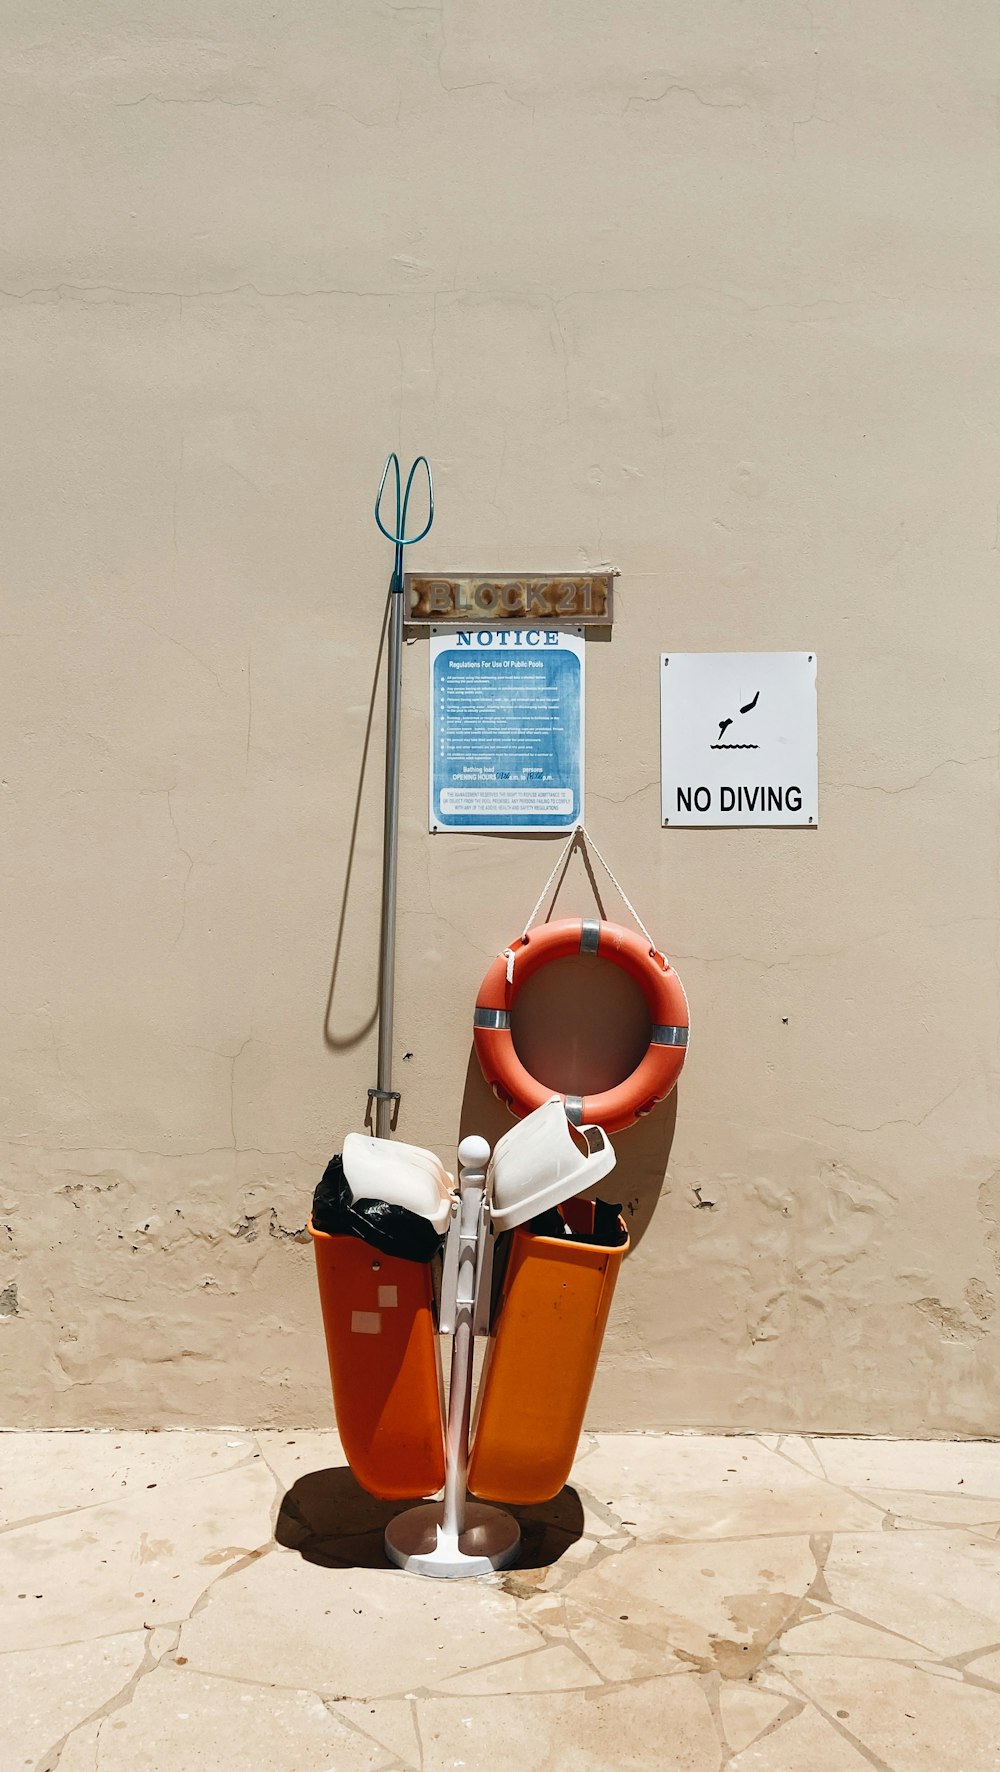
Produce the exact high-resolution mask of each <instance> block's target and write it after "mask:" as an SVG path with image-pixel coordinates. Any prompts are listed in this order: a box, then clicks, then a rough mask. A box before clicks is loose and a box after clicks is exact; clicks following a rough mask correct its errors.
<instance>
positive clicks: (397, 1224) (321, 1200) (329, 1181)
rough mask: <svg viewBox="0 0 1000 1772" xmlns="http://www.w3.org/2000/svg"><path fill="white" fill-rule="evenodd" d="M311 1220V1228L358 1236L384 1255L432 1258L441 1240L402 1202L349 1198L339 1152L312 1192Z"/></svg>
mask: <svg viewBox="0 0 1000 1772" xmlns="http://www.w3.org/2000/svg"><path fill="white" fill-rule="evenodd" d="M312 1221H313V1228H314V1230H317V1231H326V1232H327V1233H328V1234H329V1235H330V1236H332V1237H360V1238H361V1241H362V1242H363V1243H368V1244H370V1245H371V1247H372V1248H373V1249H378V1250H379V1251H380V1252H381V1253H382V1254H383V1255H399V1256H401V1257H402V1259H403V1260H404V1261H424V1262H426V1261H431V1260H432V1259H433V1257H434V1256H435V1255H436V1254H437V1252H438V1250H439V1249H440V1247H441V1245H442V1243H443V1242H444V1237H443V1236H442V1235H441V1234H440V1233H439V1232H438V1231H436V1230H435V1229H434V1226H433V1225H432V1224H430V1223H428V1221H427V1219H426V1218H421V1217H420V1215H419V1213H417V1212H409V1211H407V1208H406V1207H405V1206H389V1205H387V1204H386V1202H385V1200H352V1199H351V1190H350V1188H349V1187H348V1185H347V1177H346V1175H345V1174H344V1159H343V1157H342V1156H340V1154H339V1153H338V1155H337V1156H335V1157H331V1158H330V1161H329V1163H328V1164H327V1166H326V1168H325V1170H324V1171H323V1179H322V1181H321V1182H320V1183H319V1186H318V1187H317V1189H316V1192H315V1193H314V1194H313V1203H312Z"/></svg>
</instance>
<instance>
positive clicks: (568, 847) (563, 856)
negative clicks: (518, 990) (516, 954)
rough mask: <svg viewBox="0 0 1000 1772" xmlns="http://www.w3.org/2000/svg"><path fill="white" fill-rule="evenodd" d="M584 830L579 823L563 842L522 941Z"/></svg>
mask: <svg viewBox="0 0 1000 1772" xmlns="http://www.w3.org/2000/svg"><path fill="white" fill-rule="evenodd" d="M582 830H583V826H582V824H581V825H577V827H576V829H575V830H572V831H570V834H569V839H568V841H567V842H566V843H564V844H563V847H562V849H561V850H560V853H559V859H558V860H557V862H556V865H555V867H554V868H553V869H552V872H551V874H550V875H549V877H548V879H547V880H546V882H545V885H544V886H543V887H542V890H541V892H540V893H539V895H538V903H537V904H536V905H535V908H534V910H533V911H532V913H531V916H530V917H529V918H528V921H527V922H526V923H525V925H524V928H523V929H522V931H521V940H522V941H523V940H524V938H525V936H526V935H527V933H528V930H529V929H530V928H531V925H532V923H533V922H534V921H535V918H536V917H537V915H538V913H539V911H540V910H541V908H542V906H543V904H544V903H545V900H546V899H547V898H548V895H549V887H550V886H551V885H552V882H553V880H554V879H555V877H556V875H557V873H558V872H559V869H560V868H561V867H562V864H563V862H564V861H565V860H566V857H567V855H568V854H569V852H570V850H571V849H572V847H573V844H574V843H575V842H576V839H577V837H578V836H579V835H580V832H581V831H582ZM506 951H507V952H508V953H509V951H510V950H509V949H507V950H506ZM507 976H508V979H509V977H510V973H509V971H508V974H507Z"/></svg>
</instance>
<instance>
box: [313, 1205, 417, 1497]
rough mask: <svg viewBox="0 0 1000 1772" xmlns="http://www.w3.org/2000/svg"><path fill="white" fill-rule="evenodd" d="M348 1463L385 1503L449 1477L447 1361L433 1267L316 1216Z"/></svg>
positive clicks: (324, 1300)
mask: <svg viewBox="0 0 1000 1772" xmlns="http://www.w3.org/2000/svg"><path fill="white" fill-rule="evenodd" d="M309 1231H310V1234H311V1236H312V1239H313V1247H314V1249H315V1251H316V1269H317V1274H318V1278H319V1296H320V1304H321V1305H322V1308H323V1327H324V1329H325V1331H326V1347H327V1353H328V1355H329V1360H330V1379H331V1382H332V1385H333V1407H334V1412H335V1414H336V1417H337V1428H338V1430H339V1433H340V1438H341V1440H342V1442H343V1446H344V1451H345V1453H346V1454H347V1462H348V1464H349V1465H350V1467H351V1469H352V1471H353V1472H354V1475H355V1476H356V1477H357V1479H358V1482H359V1483H360V1484H361V1486H362V1488H364V1489H367V1490H368V1492H369V1494H371V1495H377V1496H379V1497H380V1498H381V1499H382V1500H385V1501H397V1500H402V1499H404V1498H407V1497H415V1496H423V1495H433V1494H434V1492H435V1490H437V1489H440V1488H441V1486H442V1485H443V1483H444V1411H443V1402H442V1396H443V1392H442V1385H441V1363H440V1357H439V1353H438V1338H437V1324H436V1321H435V1315H434V1296H433V1289H432V1284H431V1271H430V1266H429V1265H428V1264H427V1263H426V1262H418V1261H404V1260H403V1259H402V1258H401V1257H400V1256H397V1255H383V1254H382V1253H381V1252H380V1251H379V1250H377V1249H373V1248H372V1247H371V1246H370V1245H369V1244H367V1243H364V1242H362V1241H361V1239H360V1238H359V1237H341V1236H330V1235H329V1234H328V1233H327V1232H326V1231H317V1230H315V1229H314V1228H313V1223H312V1220H311V1219H310V1221H309Z"/></svg>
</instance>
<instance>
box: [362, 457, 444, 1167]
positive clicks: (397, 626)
mask: <svg viewBox="0 0 1000 1772" xmlns="http://www.w3.org/2000/svg"><path fill="white" fill-rule="evenodd" d="M421 463H422V464H423V467H424V469H425V471H426V474H427V506H428V509H427V522H426V523H425V524H424V527H423V529H421V531H420V533H419V534H418V535H407V533H406V514H407V509H408V507H409V503H410V489H411V487H412V485H413V476H414V474H415V473H416V471H417V469H418V468H419V467H420V465H421ZM390 468H395V470H396V523H395V528H394V529H393V530H391V531H390V530H388V529H387V528H386V526H385V524H384V523H383V521H382V515H381V509H382V494H383V492H384V491H385V483H386V481H387V479H388V478H389V469H390ZM375 521H376V523H377V524H378V527H379V529H380V530H381V531H382V534H383V535H384V536H385V538H386V540H387V541H391V542H392V544H393V546H394V547H395V550H396V555H395V560H394V562H393V569H392V581H391V583H390V586H389V680H388V685H387V690H386V719H385V814H384V821H383V827H382V933H381V941H380V946H379V974H378V1079H377V1082H376V1085H375V1088H374V1089H369V1091H368V1100H369V1102H372V1101H374V1103H375V1136H376V1138H388V1137H389V1134H390V1133H391V1132H392V1130H393V1127H394V1126H395V1124H396V1115H397V1114H398V1111H399V1091H398V1089H393V1087H392V1012H393V1005H394V997H395V979H396V870H397V862H398V851H399V709H400V698H401V694H402V686H403V620H404V614H405V611H404V609H403V549H404V548H409V547H412V546H413V543H414V542H416V541H423V539H424V536H425V535H427V534H428V532H429V530H430V527H431V524H432V523H433V521H434V482H433V480H432V479H431V469H430V463H429V462H428V460H427V457H426V455H418V456H417V459H416V461H415V462H414V463H413V466H412V467H411V469H410V472H409V474H408V475H407V479H406V490H405V492H404V491H403V487H402V475H401V473H400V467H399V457H398V455H396V453H395V451H393V453H392V454H391V455H389V456H388V457H387V458H386V464H385V467H384V468H383V470H382V478H381V480H380V482H379V489H378V497H377V498H376V500H375ZM394 1109H395V1111H393V1110H394ZM370 1111H371V1110H370V1108H369V1112H370Z"/></svg>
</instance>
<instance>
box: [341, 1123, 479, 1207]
mask: <svg viewBox="0 0 1000 1772" xmlns="http://www.w3.org/2000/svg"><path fill="white" fill-rule="evenodd" d="M344 1175H345V1177H346V1180H347V1185H348V1187H349V1188H350V1190H351V1198H352V1199H354V1200H384V1201H385V1202H386V1204H387V1205H389V1206H405V1207H406V1208H407V1210H408V1211H409V1212H415V1213H417V1215H418V1217H420V1218H426V1219H428V1220H429V1221H430V1223H431V1224H432V1225H433V1226H434V1229H435V1230H436V1231H444V1230H445V1229H446V1228H447V1225H448V1220H449V1218H450V1216H451V1206H452V1200H453V1199H454V1189H455V1182H454V1177H453V1176H451V1175H449V1173H448V1171H447V1169H446V1168H445V1167H444V1165H443V1163H440V1162H439V1161H438V1159H437V1157H436V1156H435V1155H434V1152H433V1151H425V1150H424V1149H423V1148H422V1147H421V1146H420V1145H418V1144H397V1143H396V1142H395V1140H389V1139H388V1138H368V1137H367V1136H366V1135H365V1133H363V1132H349V1133H348V1134H347V1137H346V1138H345V1139H344Z"/></svg>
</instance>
